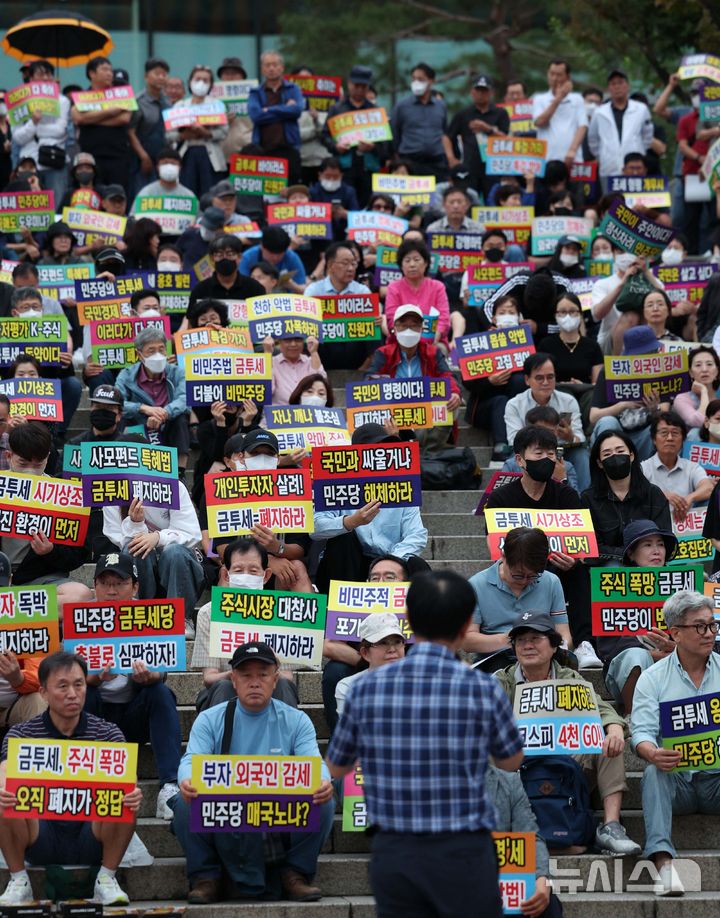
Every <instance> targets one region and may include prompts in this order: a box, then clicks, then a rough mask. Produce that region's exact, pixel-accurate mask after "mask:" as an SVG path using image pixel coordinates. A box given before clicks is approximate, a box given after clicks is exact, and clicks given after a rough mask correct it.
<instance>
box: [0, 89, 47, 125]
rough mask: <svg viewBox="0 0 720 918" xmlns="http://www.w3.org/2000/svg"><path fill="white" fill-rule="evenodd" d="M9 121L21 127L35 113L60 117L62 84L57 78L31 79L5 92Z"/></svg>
mask: <svg viewBox="0 0 720 918" xmlns="http://www.w3.org/2000/svg"><path fill="white" fill-rule="evenodd" d="M5 103H6V105H7V110H8V111H7V114H8V121H9V122H10V125H11V127H14V128H16V127H20V125H21V124H25V122H27V121H29V120H30V119H31V118H32V116H33V115H34V114H38V115H47V116H49V117H50V118H59V117H60V86H59V85H58V83H56V82H55V80H31V81H30V82H29V83H21V84H20V86H15V87H14V88H13V89H8V91H7V92H6V93H5Z"/></svg>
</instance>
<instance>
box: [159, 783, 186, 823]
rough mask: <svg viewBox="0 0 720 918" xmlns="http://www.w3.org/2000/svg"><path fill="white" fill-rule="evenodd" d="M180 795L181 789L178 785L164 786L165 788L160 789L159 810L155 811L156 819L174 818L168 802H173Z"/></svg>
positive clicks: (169, 784)
mask: <svg viewBox="0 0 720 918" xmlns="http://www.w3.org/2000/svg"><path fill="white" fill-rule="evenodd" d="M179 793H180V788H179V787H178V786H177V784H173V783H168V784H163V786H162V787H161V788H160V792H159V793H158V798H157V810H156V811H155V818H156V819H172V818H173V811H172V810H171V809H170V807H169V806H168V803H167V802H168V800H172V798H173V797H174V796H175V795H176V794H179Z"/></svg>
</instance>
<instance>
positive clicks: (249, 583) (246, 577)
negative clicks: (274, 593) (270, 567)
mask: <svg viewBox="0 0 720 918" xmlns="http://www.w3.org/2000/svg"><path fill="white" fill-rule="evenodd" d="M228 583H229V584H230V586H231V587H238V588H239V589H241V590H262V588H263V586H264V585H265V578H264V577H261V576H259V575H258V574H228Z"/></svg>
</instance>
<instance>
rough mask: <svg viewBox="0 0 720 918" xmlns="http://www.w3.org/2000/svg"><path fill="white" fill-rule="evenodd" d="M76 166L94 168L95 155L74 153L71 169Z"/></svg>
mask: <svg viewBox="0 0 720 918" xmlns="http://www.w3.org/2000/svg"><path fill="white" fill-rule="evenodd" d="M76 166H92V167H93V169H94V168H95V167H96V166H97V163H96V162H95V157H94V156H93V155H92V153H76V154H75V158H74V159H73V164H72V167H73V169H74V168H75V167H76Z"/></svg>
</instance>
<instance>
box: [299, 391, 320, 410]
mask: <svg viewBox="0 0 720 918" xmlns="http://www.w3.org/2000/svg"><path fill="white" fill-rule="evenodd" d="M300 404H301V405H314V406H315V407H316V408H324V407H325V405H327V399H326V398H325V396H324V395H310V394H309V393H306V392H303V394H302V395H301V396H300Z"/></svg>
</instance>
